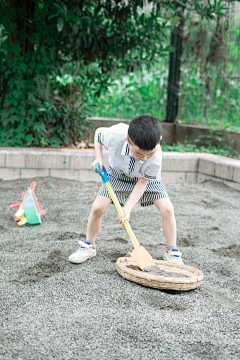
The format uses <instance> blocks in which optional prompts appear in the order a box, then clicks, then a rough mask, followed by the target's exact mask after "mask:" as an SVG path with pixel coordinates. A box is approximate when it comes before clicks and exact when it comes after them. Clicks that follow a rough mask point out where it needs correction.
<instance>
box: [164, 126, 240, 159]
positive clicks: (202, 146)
mask: <svg viewBox="0 0 240 360" xmlns="http://www.w3.org/2000/svg"><path fill="white" fill-rule="evenodd" d="M161 147H162V150H163V151H178V152H201V153H210V154H215V155H219V156H227V157H230V158H234V159H239V156H240V154H239V153H238V152H237V151H236V150H235V149H234V144H233V143H230V144H226V142H225V138H224V136H223V135H222V134H221V133H220V132H219V131H217V130H210V131H209V133H208V134H203V135H199V136H198V137H196V138H194V139H193V140H191V141H190V140H189V141H185V143H184V144H181V143H179V142H178V143H174V144H173V145H167V144H165V143H164V141H163V142H162V141H161Z"/></svg>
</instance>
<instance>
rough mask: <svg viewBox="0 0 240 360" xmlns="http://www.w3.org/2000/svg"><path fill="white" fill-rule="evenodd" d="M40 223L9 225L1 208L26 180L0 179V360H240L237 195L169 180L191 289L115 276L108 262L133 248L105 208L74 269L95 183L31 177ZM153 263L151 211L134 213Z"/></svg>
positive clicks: (158, 246) (155, 225)
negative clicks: (194, 271) (197, 281)
mask: <svg viewBox="0 0 240 360" xmlns="http://www.w3.org/2000/svg"><path fill="white" fill-rule="evenodd" d="M34 180H35V181H36V182H37V186H36V189H35V193H36V196H37V199H38V202H39V205H40V208H41V209H43V210H46V211H47V213H46V215H44V217H43V223H42V225H24V226H22V227H19V226H18V225H17V223H16V222H14V213H15V211H14V209H10V208H9V206H10V205H11V204H14V203H16V202H19V201H20V200H21V195H22V193H23V192H24V191H25V190H26V189H27V187H29V186H30V184H31V180H27V179H26V180H25V179H24V180H14V181H1V182H0V251H1V255H0V261H1V263H0V264H1V273H0V304H1V328H0V359H4V360H7V359H22V360H23V359H24V360H28V359H29V360H32V359H41V360H42V359H43V360H45V359H76V360H79V359H81V360H85V359H86V360H89V359H92V358H93V359H100V360H103V359H104V360H105V359H107V360H108V359H109V360H113V359H114V360H115V359H119V360H122V359H132V360H140V359H141V360H147V359H156V360H159V359H184V360H185V359H194V360H195V359H211V360H212V359H216V360H219V359H229V360H230V359H239V356H240V352H239V349H240V330H239V329H240V327H239V325H240V324H239V317H240V300H239V299H240V278H239V274H240V264H239V257H240V226H239V225H240V192H237V191H235V190H232V189H230V188H228V187H227V186H225V185H223V184H220V183H216V182H211V181H209V182H204V183H202V184H166V188H167V191H168V193H169V195H170V198H171V200H172V202H173V204H174V208H175V214H176V220H177V227H178V232H177V238H178V245H179V247H180V250H181V251H182V253H183V260H184V263H185V264H186V265H190V266H193V267H195V268H198V269H199V270H201V271H202V272H203V274H204V280H203V282H202V285H201V286H200V287H199V288H197V289H196V290H192V291H186V292H181V291H180V292H179V291H161V290H158V289H153V288H148V287H144V286H141V285H139V284H136V283H133V282H130V281H127V280H125V279H123V278H122V277H121V276H120V275H119V274H118V273H117V271H116V260H117V259H118V258H119V257H124V256H127V254H128V252H129V251H131V250H132V245H131V242H130V240H129V239H128V234H127V232H126V230H125V229H124V228H123V227H122V226H121V225H120V224H119V223H118V221H117V212H116V209H115V207H114V206H113V205H110V206H109V208H108V210H107V212H106V214H105V215H104V217H103V222H102V229H101V231H100V233H99V236H98V241H97V256H96V257H95V258H92V259H90V260H89V261H87V262H85V263H83V264H80V265H74V264H71V263H69V262H68V260H67V259H68V256H69V255H70V254H71V253H72V252H73V251H75V250H76V249H77V248H78V243H77V242H78V240H85V232H86V225H87V219H88V215H89V212H90V208H91V204H92V202H93V200H94V198H95V196H96V194H97V191H98V188H99V186H100V184H96V183H91V182H89V183H80V182H76V181H68V180H63V179H54V178H36V179H34ZM130 222H131V225H132V228H133V230H134V232H135V234H136V236H137V238H138V239H139V242H140V243H141V244H142V245H143V246H144V247H145V248H146V250H147V251H149V252H150V254H151V255H152V256H153V258H154V259H160V260H161V259H162V255H163V251H164V248H165V245H166V242H165V237H164V234H163V231H162V221H161V217H160V215H159V214H158V211H157V209H156V208H155V207H154V206H150V207H147V208H142V207H141V206H140V205H137V206H136V207H135V208H134V210H133V211H132V214H131V219H130Z"/></svg>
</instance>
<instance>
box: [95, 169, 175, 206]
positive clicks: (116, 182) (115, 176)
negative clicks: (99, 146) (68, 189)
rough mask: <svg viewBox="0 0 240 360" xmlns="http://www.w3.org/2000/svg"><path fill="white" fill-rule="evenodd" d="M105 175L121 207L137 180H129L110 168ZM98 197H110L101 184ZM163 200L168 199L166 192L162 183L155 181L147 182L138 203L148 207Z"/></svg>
mask: <svg viewBox="0 0 240 360" xmlns="http://www.w3.org/2000/svg"><path fill="white" fill-rule="evenodd" d="M107 173H108V179H109V182H110V184H111V186H112V188H113V190H114V192H115V194H116V196H117V198H118V201H119V202H120V204H121V205H122V206H123V205H124V204H125V203H126V201H127V198H128V197H129V195H130V194H131V192H132V191H133V189H134V186H135V185H136V183H137V181H138V180H139V179H138V178H137V177H134V178H130V177H128V176H126V175H125V174H122V173H119V172H118V171H116V170H114V169H113V168H111V167H110V166H109V167H108V169H107ZM98 195H100V196H105V197H107V198H109V199H111V196H110V195H109V193H108V191H107V188H106V186H105V185H104V184H102V186H101V188H100V189H99V191H98ZM163 198H168V194H167V191H166V189H165V186H164V184H163V183H162V181H161V180H157V179H156V180H149V181H148V184H147V187H146V189H145V191H144V193H143V195H142V197H141V198H140V199H139V201H140V204H141V206H149V205H152V204H153V200H157V199H163Z"/></svg>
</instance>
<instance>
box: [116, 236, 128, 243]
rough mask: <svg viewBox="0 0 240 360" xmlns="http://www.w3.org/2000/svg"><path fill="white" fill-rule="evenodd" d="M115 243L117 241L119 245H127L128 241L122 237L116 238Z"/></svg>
mask: <svg viewBox="0 0 240 360" xmlns="http://www.w3.org/2000/svg"><path fill="white" fill-rule="evenodd" d="M114 241H117V242H118V243H122V244H127V243H128V241H127V240H125V239H122V238H120V237H117V238H115V239H114Z"/></svg>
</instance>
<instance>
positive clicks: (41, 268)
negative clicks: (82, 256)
mask: <svg viewBox="0 0 240 360" xmlns="http://www.w3.org/2000/svg"><path fill="white" fill-rule="evenodd" d="M72 252H73V250H70V251H66V252H63V251H61V250H55V251H53V252H51V253H50V254H49V255H48V257H47V259H46V260H41V261H39V262H38V263H36V264H35V265H34V266H32V267H29V268H27V269H24V270H21V271H20V272H19V274H18V276H17V278H16V279H14V281H16V282H20V283H21V284H26V283H28V282H37V281H40V280H42V279H46V278H48V277H50V276H54V275H56V274H58V273H60V272H63V271H68V270H70V269H71V268H73V267H76V265H73V264H71V263H70V262H69V261H68V257H69V255H70V254H71V253H72ZM81 265H82V264H80V266H81ZM78 267H79V265H78Z"/></svg>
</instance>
